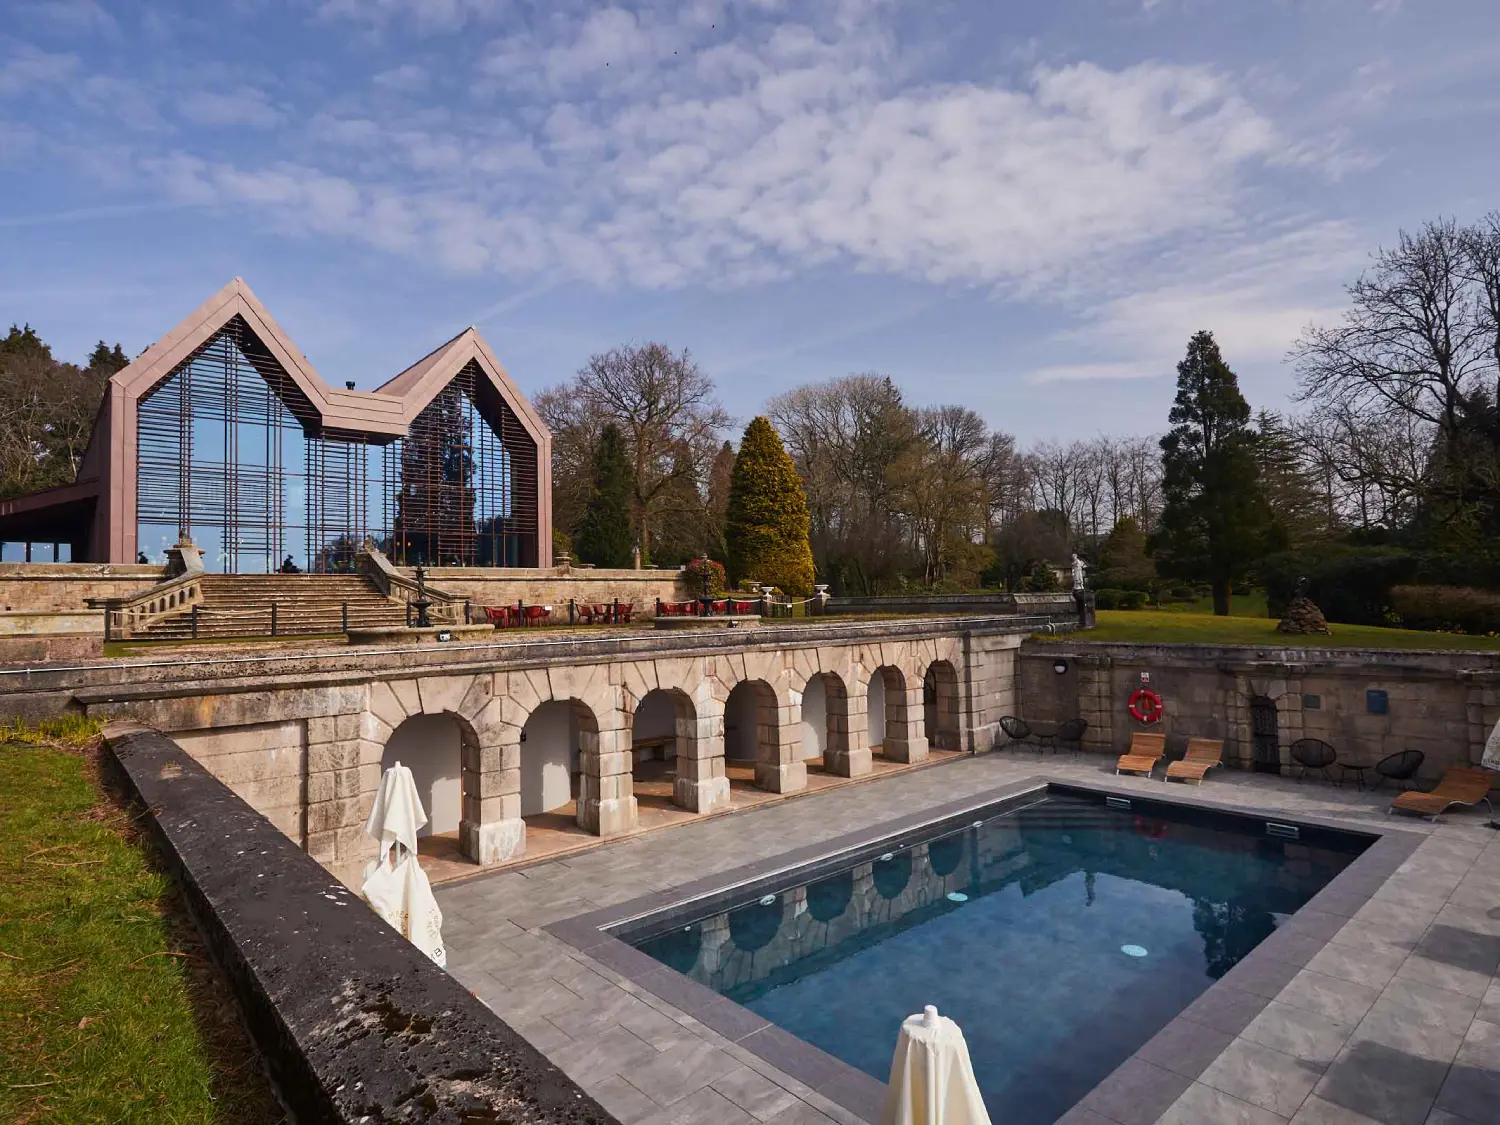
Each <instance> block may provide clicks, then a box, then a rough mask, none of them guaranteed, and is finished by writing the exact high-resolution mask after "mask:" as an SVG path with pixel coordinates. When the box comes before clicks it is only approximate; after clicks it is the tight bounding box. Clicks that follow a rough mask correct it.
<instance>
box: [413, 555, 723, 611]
mask: <svg viewBox="0 0 1500 1125" xmlns="http://www.w3.org/2000/svg"><path fill="white" fill-rule="evenodd" d="M398 569H400V570H401V571H402V573H403V574H406V575H408V576H414V575H415V570H414V569H413V568H410V567H406V568H398ZM426 574H427V581H428V582H429V583H430V584H431V585H432V586H434V587H435V588H436V589H439V590H442V591H443V592H444V593H446V594H454V595H456V596H457V597H460V598H468V599H469V600H470V601H471V602H472V603H473V605H474V607H475V609H476V611H477V610H478V608H479V607H480V606H487V605H515V604H516V602H517V601H522V602H525V603H526V604H527V605H550V606H552V607H553V614H554V616H557V617H560V618H561V619H563V620H566V618H567V612H568V601H569V599H572V600H573V601H576V602H578V603H579V604H580V605H582V604H585V603H607V602H613V601H614V600H615V599H616V598H618V599H620V602H621V603H622V604H625V605H633V606H635V607H636V610H637V612H638V613H640V612H653V611H654V610H655V608H656V601H657V599H658V598H660V599H661V600H662V601H664V602H668V601H685V600H686V599H688V598H692V597H696V596H697V591H696V590H689V589H688V588H687V584H685V583H684V582H683V581H682V578H681V571H677V570H594V569H583V568H580V567H554V568H550V569H547V570H535V569H514V570H510V569H507V570H499V569H492V568H488V567H458V566H454V567H447V566H444V567H432V568H431V569H429V570H428V571H427V572H426Z"/></svg>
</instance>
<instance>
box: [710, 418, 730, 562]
mask: <svg viewBox="0 0 1500 1125" xmlns="http://www.w3.org/2000/svg"><path fill="white" fill-rule="evenodd" d="M733 479H734V446H732V445H730V444H729V443H728V442H727V441H726V442H725V443H724V444H723V445H721V446H720V447H719V451H718V452H717V453H715V454H714V459H713V461H712V462H711V463H710V464H709V467H708V510H707V517H708V535H709V547H710V550H709V556H710V557H712V558H715V559H718V560H719V561H720V562H722V561H723V560H724V559H726V558H728V557H729V554H728V548H727V547H726V546H725V544H724V527H725V524H726V523H728V520H729V485H730V482H731V481H732V480H733Z"/></svg>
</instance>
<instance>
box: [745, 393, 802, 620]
mask: <svg viewBox="0 0 1500 1125" xmlns="http://www.w3.org/2000/svg"><path fill="white" fill-rule="evenodd" d="M807 523H808V517H807V495H806V493H804V492H803V491H802V478H801V477H799V476H798V475H797V467H796V466H795V465H794V464H792V458H791V455H790V454H788V453H787V451H786V447H785V446H783V445H782V444H781V435H780V434H778V433H777V432H776V430H775V428H774V427H773V426H772V425H771V423H770V422H769V421H768V420H767V419H765V418H756V419H754V420H753V421H751V423H750V425H749V426H747V427H746V428H745V436H744V437H743V438H742V439H741V440H740V452H739V455H738V456H737V457H736V458H735V459H734V471H733V473H731V474H730V480H729V510H728V513H727V517H726V520H725V529H724V538H725V541H726V545H727V547H728V549H729V575H730V578H731V580H732V581H735V582H738V581H739V580H740V579H742V578H754V579H756V580H757V581H759V582H761V583H764V584H765V585H768V586H779V587H780V588H781V590H782V591H783V592H784V593H788V594H794V595H797V596H801V597H805V596H806V595H808V594H810V593H812V584H813V559H812V546H811V545H810V544H809V543H808V538H807Z"/></svg>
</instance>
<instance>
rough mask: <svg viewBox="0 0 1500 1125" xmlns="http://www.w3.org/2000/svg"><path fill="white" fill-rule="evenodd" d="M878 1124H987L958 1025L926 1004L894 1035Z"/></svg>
mask: <svg viewBox="0 0 1500 1125" xmlns="http://www.w3.org/2000/svg"><path fill="white" fill-rule="evenodd" d="M880 1122H881V1125H990V1115H989V1112H988V1111H987V1110H986V1109H985V1108H984V1099H983V1098H982V1097H981V1096H980V1094H979V1083H978V1082H976V1081H975V1080H974V1068H973V1066H972V1065H971V1064H970V1063H969V1045H968V1043H966V1042H965V1041H964V1033H963V1032H962V1031H960V1030H959V1027H958V1024H956V1023H954V1022H953V1021H952V1020H950V1019H949V1018H948V1017H947V1016H940V1015H938V1010H937V1009H936V1008H935V1007H933V1006H932V1005H931V1004H928V1005H927V1007H926V1009H925V1010H924V1011H922V1012H920V1013H918V1014H917V1015H914V1016H908V1017H907V1018H906V1019H905V1021H904V1022H903V1023H902V1024H901V1034H900V1035H899V1036H898V1037H897V1038H896V1053H895V1055H894V1056H893V1057H892V1058H891V1081H890V1086H889V1088H888V1090H887V1092H886V1096H885V1109H884V1111H883V1112H882V1113H881V1115H880Z"/></svg>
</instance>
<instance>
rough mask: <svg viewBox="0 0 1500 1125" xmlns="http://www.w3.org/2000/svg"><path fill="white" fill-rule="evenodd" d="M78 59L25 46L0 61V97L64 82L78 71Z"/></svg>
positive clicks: (73, 56) (74, 56) (22, 45)
mask: <svg viewBox="0 0 1500 1125" xmlns="http://www.w3.org/2000/svg"><path fill="white" fill-rule="evenodd" d="M78 68H79V60H78V56H76V55H70V54H52V53H50V52H47V51H43V50H39V49H38V48H36V47H32V46H30V45H28V44H25V43H23V44H21V46H20V48H19V49H18V50H17V51H16V53H15V54H13V55H11V56H10V58H8V59H5V60H3V61H0V95H6V94H18V93H21V92H22V91H25V90H31V89H35V88H37V87H41V86H53V85H57V84H59V83H62V82H65V81H67V80H68V79H69V78H71V77H72V76H73V75H74V74H76V73H77V72H78Z"/></svg>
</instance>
